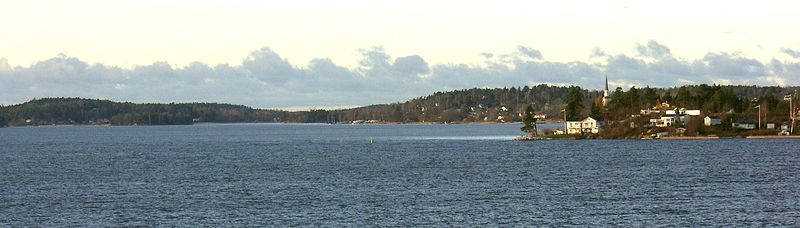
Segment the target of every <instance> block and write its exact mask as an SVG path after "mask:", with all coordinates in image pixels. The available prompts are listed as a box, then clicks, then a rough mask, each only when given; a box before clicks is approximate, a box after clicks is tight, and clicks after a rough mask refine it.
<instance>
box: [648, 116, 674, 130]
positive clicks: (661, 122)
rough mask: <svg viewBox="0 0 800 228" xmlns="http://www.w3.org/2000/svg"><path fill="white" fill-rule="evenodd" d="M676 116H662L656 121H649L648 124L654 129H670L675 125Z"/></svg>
mask: <svg viewBox="0 0 800 228" xmlns="http://www.w3.org/2000/svg"><path fill="white" fill-rule="evenodd" d="M677 119H678V116H675V115H663V116H661V117H660V118H657V119H650V123H651V124H653V126H656V127H671V126H674V125H675V122H676V120H677Z"/></svg>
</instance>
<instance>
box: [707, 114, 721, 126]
mask: <svg viewBox="0 0 800 228" xmlns="http://www.w3.org/2000/svg"><path fill="white" fill-rule="evenodd" d="M703 123H704V125H706V126H714V125H720V124H722V120H720V119H719V118H712V117H710V116H706V118H703Z"/></svg>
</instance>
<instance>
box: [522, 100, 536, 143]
mask: <svg viewBox="0 0 800 228" xmlns="http://www.w3.org/2000/svg"><path fill="white" fill-rule="evenodd" d="M520 130H522V131H523V132H525V133H528V136H529V137H536V136H537V133H538V132H537V130H536V118H534V117H533V106H532V105H530V104H529V105H528V107H526V108H525V114H524V115H523V116H522V127H521V128H520Z"/></svg>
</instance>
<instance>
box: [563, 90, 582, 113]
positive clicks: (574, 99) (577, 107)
mask: <svg viewBox="0 0 800 228" xmlns="http://www.w3.org/2000/svg"><path fill="white" fill-rule="evenodd" d="M570 88H571V89H570V91H569V94H568V95H567V100H566V102H567V108H566V112H567V120H576V119H578V118H580V112H581V111H582V110H583V94H582V93H581V92H582V90H581V87H579V86H570Z"/></svg>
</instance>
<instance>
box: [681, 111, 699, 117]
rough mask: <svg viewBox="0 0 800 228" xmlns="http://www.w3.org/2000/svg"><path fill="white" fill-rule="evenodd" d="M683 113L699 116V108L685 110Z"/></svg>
mask: <svg viewBox="0 0 800 228" xmlns="http://www.w3.org/2000/svg"><path fill="white" fill-rule="evenodd" d="M684 113H685V114H686V115H690V116H699V115H700V110H686V111H685V112H684Z"/></svg>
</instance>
